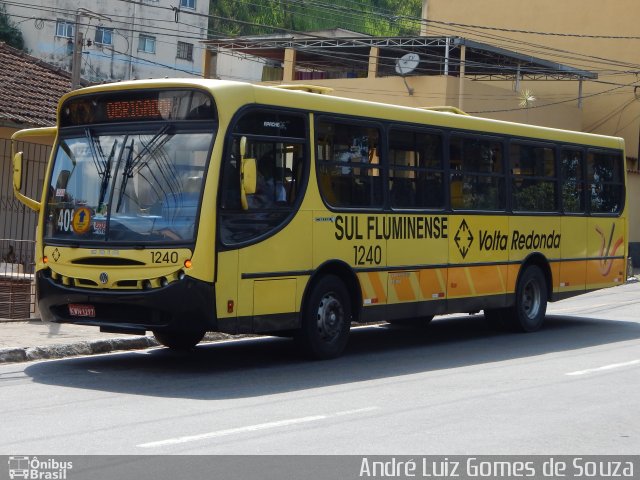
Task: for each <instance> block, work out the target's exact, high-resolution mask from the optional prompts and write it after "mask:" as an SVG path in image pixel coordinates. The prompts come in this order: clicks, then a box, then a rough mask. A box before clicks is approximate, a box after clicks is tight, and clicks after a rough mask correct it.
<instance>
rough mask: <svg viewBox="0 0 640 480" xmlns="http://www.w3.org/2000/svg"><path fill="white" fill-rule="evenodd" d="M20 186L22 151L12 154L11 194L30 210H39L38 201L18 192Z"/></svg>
mask: <svg viewBox="0 0 640 480" xmlns="http://www.w3.org/2000/svg"><path fill="white" fill-rule="evenodd" d="M20 188H22V152H17V153H16V154H15V155H14V156H13V194H14V195H15V197H16V198H17V199H18V200H20V201H21V202H22V203H24V204H25V205H26V206H27V207H29V208H30V209H31V210H34V211H36V212H39V211H40V203H39V202H37V201H35V200H34V199H32V198H29V197H27V196H25V195H23V194H22V193H20Z"/></svg>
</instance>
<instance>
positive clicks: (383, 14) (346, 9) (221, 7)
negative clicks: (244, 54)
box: [209, 0, 422, 37]
mask: <svg viewBox="0 0 640 480" xmlns="http://www.w3.org/2000/svg"><path fill="white" fill-rule="evenodd" d="M421 5H422V2H421V0H334V1H332V2H326V1H323V0H212V1H211V4H210V14H211V15H212V18H211V20H210V22H209V35H210V36H211V37H233V36H237V35H269V34H277V33H288V32H290V31H295V32H308V31H314V30H326V29H333V28H343V29H346V30H352V31H355V32H359V33H365V34H369V35H374V36H395V35H416V34H417V33H418V31H419V24H418V23H417V22H416V21H415V20H413V19H415V18H419V17H420V12H421Z"/></svg>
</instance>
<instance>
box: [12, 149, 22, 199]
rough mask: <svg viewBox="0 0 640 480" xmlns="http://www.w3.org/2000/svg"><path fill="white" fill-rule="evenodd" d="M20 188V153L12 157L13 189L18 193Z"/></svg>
mask: <svg viewBox="0 0 640 480" xmlns="http://www.w3.org/2000/svg"><path fill="white" fill-rule="evenodd" d="M21 187H22V152H18V153H16V154H15V155H14V156H13V189H14V190H15V191H18V192H19V191H20V188H21Z"/></svg>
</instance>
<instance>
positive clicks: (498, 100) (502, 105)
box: [263, 76, 582, 130]
mask: <svg viewBox="0 0 640 480" xmlns="http://www.w3.org/2000/svg"><path fill="white" fill-rule="evenodd" d="M406 80H407V84H408V85H409V87H410V88H412V89H413V95H409V93H408V91H407V88H406V86H405V84H404V82H403V80H402V78H401V77H382V78H358V79H348V78H344V79H331V80H313V81H312V82H311V83H313V84H314V85H319V86H326V87H331V88H333V89H334V91H333V92H332V93H331V94H332V95H334V96H337V97H348V98H357V99H360V100H368V101H372V102H382V103H392V104H395V105H403V106H408V107H434V106H444V105H448V106H454V107H459V106H460V105H459V100H460V97H459V85H460V83H459V79H458V78H456V77H444V76H431V77H425V76H416V77H407V78H406ZM263 83H264V84H266V85H278V84H280V83H281V82H263ZM286 83H301V84H304V83H309V81H297V82H286ZM463 90H464V95H463V103H462V105H461V106H462V109H463V110H465V111H468V112H473V111H474V110H476V109H478V108H480V107H481V106H483V105H484V103H483V102H484V98H487V97H490V98H493V99H494V100H493V101H492V108H493V109H495V110H505V112H502V113H499V114H498V113H495V114H492V115H491V116H488V118H494V119H497V120H505V121H510V122H520V123H532V124H536V125H541V126H545V127H551V128H564V129H569V130H580V128H581V126H582V121H581V112H580V110H579V109H578V108H577V107H576V106H573V105H556V106H553V107H549V109H548V110H547V109H545V111H541V110H535V109H522V108H514V107H517V105H518V103H519V94H518V92H515V91H513V90H512V89H511V88H503V87H501V86H500V85H498V84H497V83H496V84H495V85H494V84H493V83H482V82H475V81H472V80H469V79H465V80H464V88H463Z"/></svg>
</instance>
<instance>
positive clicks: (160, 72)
mask: <svg viewBox="0 0 640 480" xmlns="http://www.w3.org/2000/svg"><path fill="white" fill-rule="evenodd" d="M179 3H180V0H176V1H173V2H172V1H170V0H157V1H153V0H143V1H142V2H123V1H106V2H95V1H91V0H29V2H28V5H27V4H25V5H12V4H7V13H8V14H9V15H11V16H12V17H13V20H14V21H15V22H16V23H18V22H20V23H19V28H20V30H21V31H22V34H23V36H24V39H25V44H26V48H27V49H28V50H29V53H30V54H31V55H33V56H34V57H37V58H40V59H42V60H44V61H46V62H48V63H51V64H53V65H56V66H58V67H60V68H63V69H65V70H68V71H70V70H71V62H72V50H73V39H72V38H69V37H66V36H61V35H59V33H61V32H60V31H57V29H56V25H57V21H58V20H63V21H67V22H70V23H72V24H75V21H76V17H75V13H76V12H78V11H80V13H82V15H81V16H80V17H79V25H80V31H81V32H82V33H83V35H84V38H85V43H84V48H83V54H82V57H83V60H82V77H83V78H85V79H88V80H90V81H109V80H128V79H136V78H154V77H164V76H171V77H184V76H188V77H190V76H200V75H201V73H202V48H201V47H200V44H199V43H198V42H199V41H200V40H204V39H205V38H206V30H207V18H206V17H202V16H197V15H191V14H189V13H190V12H191V13H200V14H207V13H208V1H206V0H195V9H189V8H186V7H181V11H180V13H179V15H178V22H177V23H176V21H175V14H174V12H173V11H172V10H171V9H170V7H171V6H175V5H176V4H179ZM87 10H90V11H91V13H87ZM96 17H97V18H96ZM35 18H37V19H35ZM23 20H24V21H23ZM97 27H105V28H109V29H113V31H112V35H111V42H112V43H111V45H108V44H99V43H96V28H97ZM64 33H65V34H66V33H69V31H68V30H65V31H64ZM140 35H148V36H151V37H154V38H155V51H154V52H145V51H143V49H141V48H140V46H141V45H140ZM89 41H90V43H89ZM178 41H182V42H185V43H189V44H191V45H192V46H193V54H192V59H191V60H188V59H180V58H177V52H178Z"/></svg>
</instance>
